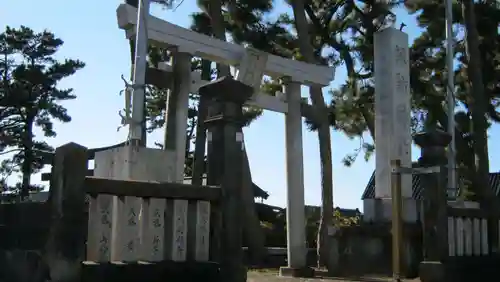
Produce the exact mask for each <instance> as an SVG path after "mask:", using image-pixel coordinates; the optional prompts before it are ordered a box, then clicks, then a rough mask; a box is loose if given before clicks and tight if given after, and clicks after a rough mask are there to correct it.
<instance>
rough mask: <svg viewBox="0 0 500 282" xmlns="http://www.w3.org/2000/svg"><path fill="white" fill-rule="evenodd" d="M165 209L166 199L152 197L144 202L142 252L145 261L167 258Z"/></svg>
mask: <svg viewBox="0 0 500 282" xmlns="http://www.w3.org/2000/svg"><path fill="white" fill-rule="evenodd" d="M165 209H166V200H165V199H156V198H152V199H148V200H144V202H143V203H142V210H143V213H142V214H141V223H142V226H141V248H142V251H141V253H142V260H144V261H162V260H163V259H165V255H164V241H165Z"/></svg>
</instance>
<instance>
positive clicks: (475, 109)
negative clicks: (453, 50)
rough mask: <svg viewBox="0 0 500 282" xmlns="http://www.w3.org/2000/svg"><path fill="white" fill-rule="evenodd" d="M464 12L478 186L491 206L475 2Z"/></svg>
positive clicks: (468, 3) (465, 6)
mask: <svg viewBox="0 0 500 282" xmlns="http://www.w3.org/2000/svg"><path fill="white" fill-rule="evenodd" d="M462 15H463V18H464V22H465V37H466V53H467V63H468V66H467V72H468V76H469V83H470V86H471V87H470V89H471V90H472V91H471V93H469V101H468V104H469V109H470V112H471V115H472V125H473V128H472V132H473V140H474V142H473V144H474V145H473V147H474V155H475V170H476V177H475V181H474V182H475V183H474V186H476V187H480V189H478V190H480V191H481V195H480V198H481V200H482V202H483V204H485V205H486V206H487V207H489V208H492V206H491V205H490V204H491V202H492V200H493V199H494V198H495V195H494V193H493V190H492V189H491V187H490V185H489V172H490V168H489V160H488V122H487V120H486V103H487V101H486V97H485V92H484V84H483V75H482V69H481V54H480V51H479V34H478V31H477V26H476V17H475V12H474V1H472V0H463V2H462Z"/></svg>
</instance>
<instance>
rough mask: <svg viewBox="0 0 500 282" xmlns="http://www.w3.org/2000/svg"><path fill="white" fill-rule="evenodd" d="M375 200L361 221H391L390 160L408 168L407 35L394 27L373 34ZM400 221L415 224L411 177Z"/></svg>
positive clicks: (368, 204)
mask: <svg viewBox="0 0 500 282" xmlns="http://www.w3.org/2000/svg"><path fill="white" fill-rule="evenodd" d="M374 52H375V142H376V148H377V153H376V156H375V158H376V159H375V161H376V169H375V199H366V200H365V201H364V203H363V204H364V213H365V216H364V219H365V220H366V221H377V222H381V221H382V222H384V221H390V219H391V164H390V162H391V160H394V159H399V160H401V166H403V167H411V143H412V138H411V104H410V68H409V50H408V35H407V34H406V33H404V32H402V31H400V30H397V29H395V28H393V27H389V28H386V29H384V30H382V31H380V32H377V33H376V34H375V42H374ZM401 194H402V197H403V219H404V221H405V222H415V221H416V220H417V217H418V216H417V204H416V202H415V200H414V199H412V194H413V191H412V177H411V175H403V176H402V191H401Z"/></svg>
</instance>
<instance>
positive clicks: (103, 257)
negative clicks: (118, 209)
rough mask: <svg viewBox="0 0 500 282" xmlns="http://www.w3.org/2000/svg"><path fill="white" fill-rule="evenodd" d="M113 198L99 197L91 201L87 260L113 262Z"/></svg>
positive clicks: (92, 198)
mask: <svg viewBox="0 0 500 282" xmlns="http://www.w3.org/2000/svg"><path fill="white" fill-rule="evenodd" d="M112 201H113V197H112V196H110V195H99V196H97V197H91V198H90V200H89V225H88V231H87V232H88V233H87V238H88V240H87V260H89V261H96V262H106V261H110V260H111V230H112V219H113V214H112V213H113V209H112Z"/></svg>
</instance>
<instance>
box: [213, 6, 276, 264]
mask: <svg viewBox="0 0 500 282" xmlns="http://www.w3.org/2000/svg"><path fill="white" fill-rule="evenodd" d="M208 8H209V9H208V11H209V14H210V15H209V16H210V19H211V23H212V29H213V34H214V36H215V37H216V38H218V39H220V40H223V41H226V30H225V27H224V19H223V18H222V12H221V11H222V1H221V0H211V1H210V2H209V7H208ZM217 70H218V77H223V76H227V75H230V74H231V73H230V71H229V66H226V65H223V64H217ZM211 108H212V107H211ZM212 110H214V109H210V111H212ZM246 164H248V156H247V154H246V152H245V154H244V155H243V165H244V166H245V167H246V166H247V165H246ZM245 167H244V170H243V172H242V173H243V176H242V186H241V189H243V190H242V197H243V199H242V201H243V209H244V210H245V211H246V212H245V213H244V218H243V220H244V221H245V225H244V226H243V232H244V235H245V236H246V238H251V239H250V240H247V243H248V244H249V245H248V248H249V251H250V253H251V254H252V260H253V261H260V260H262V259H263V258H264V257H265V255H266V250H265V240H264V239H263V238H264V233H263V230H262V228H261V227H260V221H259V219H258V217H257V213H256V211H255V199H254V197H253V190H252V188H253V187H252V186H253V182H252V177H251V175H250V168H249V167H248V169H245ZM248 211H253V212H248ZM260 238H262V239H260Z"/></svg>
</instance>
